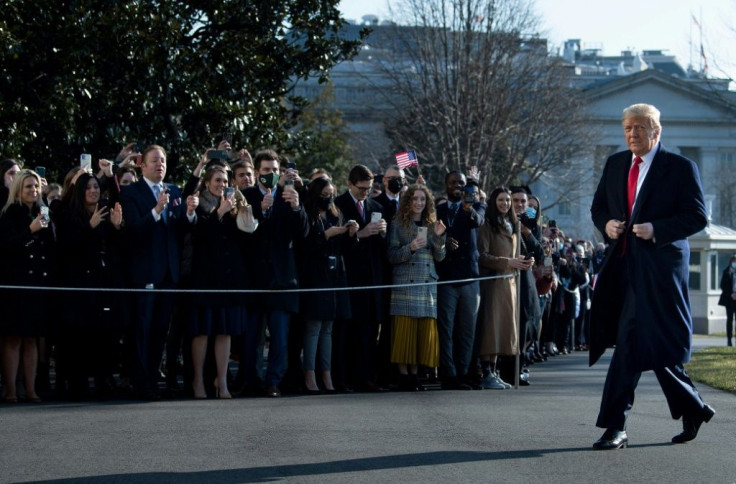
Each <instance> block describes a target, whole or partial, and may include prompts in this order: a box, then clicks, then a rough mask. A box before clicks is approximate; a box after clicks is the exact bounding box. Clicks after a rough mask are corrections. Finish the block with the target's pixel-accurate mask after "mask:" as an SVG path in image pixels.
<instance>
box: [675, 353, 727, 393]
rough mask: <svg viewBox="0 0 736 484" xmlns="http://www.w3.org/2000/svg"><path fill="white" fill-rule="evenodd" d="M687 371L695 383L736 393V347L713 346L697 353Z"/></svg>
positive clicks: (686, 367)
mask: <svg viewBox="0 0 736 484" xmlns="http://www.w3.org/2000/svg"><path fill="white" fill-rule="evenodd" d="M685 369H686V370H687V373H688V375H690V378H692V379H693V380H695V381H698V382H701V383H705V384H706V385H708V386H711V387H713V388H718V389H719V390H725V391H727V392H731V393H736V347H728V346H713V347H710V348H703V349H702V350H698V351H695V352H693V355H692V359H691V360H690V363H688V364H687V365H685Z"/></svg>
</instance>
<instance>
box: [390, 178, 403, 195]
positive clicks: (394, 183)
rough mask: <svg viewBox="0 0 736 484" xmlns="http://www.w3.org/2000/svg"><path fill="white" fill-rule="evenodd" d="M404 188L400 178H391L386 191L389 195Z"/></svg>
mask: <svg viewBox="0 0 736 484" xmlns="http://www.w3.org/2000/svg"><path fill="white" fill-rule="evenodd" d="M402 188H404V182H403V181H402V180H401V178H391V179H390V180H389V181H388V191H390V192H391V193H399V192H400V191H401V189H402Z"/></svg>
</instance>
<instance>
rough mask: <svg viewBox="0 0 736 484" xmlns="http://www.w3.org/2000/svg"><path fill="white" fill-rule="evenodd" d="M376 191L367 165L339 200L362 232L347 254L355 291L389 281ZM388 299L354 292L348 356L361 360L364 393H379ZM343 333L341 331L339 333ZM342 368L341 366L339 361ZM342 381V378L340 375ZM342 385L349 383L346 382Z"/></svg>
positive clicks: (352, 177) (378, 291)
mask: <svg viewBox="0 0 736 484" xmlns="http://www.w3.org/2000/svg"><path fill="white" fill-rule="evenodd" d="M372 188H373V173H371V171H370V170H369V169H368V167H366V166H364V165H356V166H354V167H353V168H352V169H351V170H350V173H349V174H348V190H347V191H346V192H345V193H343V194H342V195H340V196H338V197H337V198H335V205H336V206H337V208H339V209H340V211H341V212H342V214H343V218H344V219H345V220H355V221H356V222H358V226H359V227H360V229H359V230H358V233H357V234H356V237H357V238H358V243H356V244H353V246H352V247H350V248H349V249H348V250H347V251H346V252H345V253H344V254H343V256H344V258H345V271H346V273H347V279H348V285H349V286H352V287H361V286H374V285H382V284H385V283H386V282H388V281H386V280H385V277H386V268H385V264H386V263H387V259H386V251H387V245H386V227H387V225H386V221H385V219H383V215H381V218H380V219H378V220H375V221H373V220H372V214H373V213H379V212H381V210H382V206H381V204H380V203H378V202H377V201H375V199H372V198H369V197H368V194H369V193H370V191H371V189H372ZM385 303H386V300H385V297H384V294H383V291H382V290H381V289H368V290H359V291H356V290H354V291H351V292H350V309H351V312H352V315H353V319H352V322H351V326H352V329H354V330H355V332H356V333H357V334H355V335H354V338H351V335H347V336H346V339H347V341H346V345H347V348H348V349H347V350H346V353H347V354H349V355H355V356H357V363H356V366H357V368H356V373H357V374H356V375H355V378H356V380H357V381H356V383H357V389H358V390H361V391H368V392H373V391H378V390H379V389H380V387H378V385H377V384H376V368H377V366H376V365H377V361H376V358H377V356H376V352H377V346H376V339H377V338H378V335H379V332H380V331H382V330H383V329H384V328H385V326H382V325H384V324H385V322H386V319H385V318H386V314H387V311H386V310H385ZM338 331H340V329H338ZM337 359H338V362H337V363H338V365H339V364H340V362H339V358H337ZM338 378H341V375H339V373H338ZM342 383H345V382H344V381H343V382H342Z"/></svg>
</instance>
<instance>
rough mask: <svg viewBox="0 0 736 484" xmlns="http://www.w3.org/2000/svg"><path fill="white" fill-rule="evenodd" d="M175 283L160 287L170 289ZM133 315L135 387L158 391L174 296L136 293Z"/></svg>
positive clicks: (143, 390)
mask: <svg viewBox="0 0 736 484" xmlns="http://www.w3.org/2000/svg"><path fill="white" fill-rule="evenodd" d="M173 287H174V285H173V284H172V283H168V284H166V283H165V284H162V285H160V286H159V287H157V289H171V288H173ZM134 301H135V313H134V317H133V344H132V345H131V346H132V348H131V349H132V352H133V358H132V364H133V368H132V370H133V386H134V387H135V389H136V391H137V392H148V391H153V392H156V391H158V378H159V368H160V366H161V358H162V356H163V353H164V347H165V346H166V334H167V332H168V329H169V321H170V319H171V311H172V308H173V302H174V295H173V294H172V293H158V294H157V293H154V292H153V291H152V292H150V293H146V292H142V293H137V294H136V295H135V296H134Z"/></svg>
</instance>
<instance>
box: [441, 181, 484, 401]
mask: <svg viewBox="0 0 736 484" xmlns="http://www.w3.org/2000/svg"><path fill="white" fill-rule="evenodd" d="M466 183H467V180H466V179H465V175H464V174H462V173H461V172H459V171H451V172H450V173H448V174H447V175H446V176H445V192H446V194H447V203H443V204H440V205H437V220H442V222H443V223H444V224H445V227H447V232H446V234H447V254H446V256H445V259H444V260H443V261H442V262H438V263H437V264H436V265H437V274H438V275H439V277H440V279H439V280H440V281H441V282H444V281H453V280H455V281H457V280H463V279H473V278H478V277H480V272H479V269H478V257H479V254H478V245H477V243H476V238H477V232H478V227H480V226H481V225H483V220H484V219H485V213H486V206H485V204H481V203H478V202H474V201H472V200H473V194H472V192H467V193H466V191H465V186H466ZM466 195H468V197H469V199H468V200H466V199H465V198H466ZM479 306H480V285H479V283H478V281H470V282H467V281H465V282H459V283H455V284H440V285H439V286H438V287H437V331H438V332H439V340H440V369H439V373H440V380H441V384H442V388H443V389H444V390H470V389H471V388H472V387H471V382H470V379H469V378H468V375H467V373H468V369H469V367H470V359H471V356H472V353H473V341H474V340H475V322H476V320H477V319H478V308H479Z"/></svg>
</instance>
